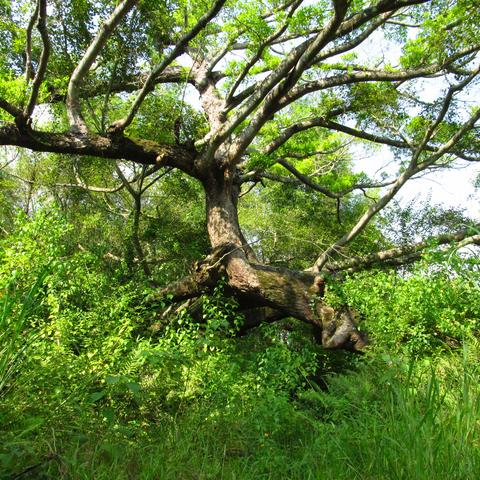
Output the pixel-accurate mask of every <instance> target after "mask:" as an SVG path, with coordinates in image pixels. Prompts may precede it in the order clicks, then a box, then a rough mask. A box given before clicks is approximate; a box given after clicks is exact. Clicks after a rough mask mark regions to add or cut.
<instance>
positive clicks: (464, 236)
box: [325, 225, 480, 273]
mask: <svg viewBox="0 0 480 480" xmlns="http://www.w3.org/2000/svg"><path fill="white" fill-rule="evenodd" d="M479 227H480V226H479V225H477V226H476V227H475V228H477V229H478V228H479ZM471 233H472V228H469V229H464V230H460V231H458V232H455V233H446V234H441V235H438V236H436V237H432V238H429V239H428V240H424V241H422V242H419V243H416V244H414V245H408V246H405V247H396V248H391V249H389V250H383V251H381V252H375V253H371V254H369V255H365V256H356V257H353V258H349V259H347V260H343V261H339V262H331V263H327V264H326V265H325V269H326V270H328V271H330V272H340V271H347V272H349V273H352V272H356V271H359V270H365V269H368V268H371V267H374V266H376V265H379V264H380V265H381V264H388V265H390V264H394V265H396V266H398V265H402V264H405V263H410V262H413V261H415V260H418V259H419V258H421V256H422V254H423V252H424V251H425V249H427V248H428V247H430V246H432V245H448V244H451V243H456V244H457V245H456V246H457V248H461V247H465V246H467V245H472V244H473V245H480V234H474V235H471ZM392 260H395V262H392Z"/></svg>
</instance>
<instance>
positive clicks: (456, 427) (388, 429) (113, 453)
mask: <svg viewBox="0 0 480 480" xmlns="http://www.w3.org/2000/svg"><path fill="white" fill-rule="evenodd" d="M479 351H480V349H479V348H478V346H472V347H470V348H467V347H465V349H464V351H463V355H461V354H460V355H458V354H456V355H453V354H452V355H451V356H450V357H443V358H439V359H437V360H435V361H429V362H425V361H424V362H423V363H418V364H417V363H412V362H409V361H408V360H405V359H401V358H400V359H394V358H385V359H383V360H379V359H378V358H374V359H372V361H371V362H370V363H367V364H366V365H364V366H362V367H361V368H360V369H359V370H358V371H356V372H353V373H350V374H348V375H337V376H333V377H331V378H330V379H329V381H328V390H327V391H324V390H320V389H318V388H317V387H315V386H313V385H312V386H311V388H309V389H308V390H307V391H305V392H303V393H302V394H300V395H299V396H298V397H296V398H289V397H288V396H287V395H278V394H277V395H272V396H268V397H263V398H258V399H257V400H256V402H246V403H245V404H242V403H241V402H240V403H238V404H237V405H236V406H235V408H233V409H230V410H228V411H227V410H225V409H223V406H222V405H219V404H215V402H212V401H210V402H206V403H202V402H197V403H194V404H190V405H188V406H185V408H183V410H182V411H181V412H178V414H177V415H176V416H175V417H173V416H172V417H167V416H166V417H165V418H164V419H162V420H161V421H157V422H156V424H154V423H153V422H152V423H150V424H143V425H138V426H137V428H136V429H135V428H133V429H131V430H129V431H128V432H127V433H124V434H121V432H119V431H112V430H108V429H103V428H101V427H99V425H98V424H99V419H98V417H97V418H96V422H97V428H92V427H91V426H90V433H88V434H87V435H85V433H84V432H85V431H87V430H88V429H87V428H85V425H83V428H82V427H81V426H80V425H79V424H78V422H82V421H84V422H87V418H86V416H85V418H83V419H81V418H77V419H72V423H71V425H56V426H51V427H50V433H49V434H45V436H44V437H43V438H42V439H41V441H40V443H39V447H40V450H41V451H43V452H48V451H52V445H55V449H56V450H55V451H56V452H59V454H58V456H57V458H56V459H55V460H54V461H50V460H49V461H45V462H44V463H43V464H42V465H41V466H40V467H39V468H38V470H37V474H38V475H40V474H42V475H44V478H65V479H93V478H95V479H111V478H115V479H129V480H130V479H152V480H154V479H155V480H157V479H171V478H178V479H212V480H217V479H252V480H253V479H299V480H300V479H301V480H304V479H305V480H306V479H312V480H313V479H315V480H317V479H327V480H330V479H332V480H337V479H338V480H342V479H349V480H351V479H359V480H360V479H361V480H366V479H375V480H380V479H389V480H390V479H392V480H397V479H398V480H400V479H401V480H407V479H412V480H417V479H418V480H424V479H425V480H427V479H428V480H432V479H445V480H447V479H449V480H450V479H464V480H474V479H477V478H480V448H479V447H480V422H479V419H480V387H479V385H480V371H479V367H478V366H477V359H476V358H477V356H478V353H479ZM84 414H85V415H87V414H88V413H87V412H84ZM92 420H93V418H91V419H90V420H89V421H90V422H92ZM80 432H82V433H80ZM42 442H43V447H42Z"/></svg>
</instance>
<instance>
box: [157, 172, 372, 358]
mask: <svg viewBox="0 0 480 480" xmlns="http://www.w3.org/2000/svg"><path fill="white" fill-rule="evenodd" d="M212 172H214V173H210V174H209V176H208V178H203V179H202V181H203V185H204V188H205V193H206V212H207V229H208V235H209V237H210V242H211V245H212V252H211V254H210V255H208V256H207V257H206V258H205V259H204V260H203V261H201V262H197V263H196V264H195V266H194V268H193V269H192V272H191V274H190V275H188V276H187V277H185V278H184V279H182V280H180V281H179V282H176V283H175V284H172V285H169V286H168V287H166V288H164V289H163V290H161V291H160V292H159V293H158V295H154V296H153V298H152V300H154V299H155V297H157V296H158V297H164V296H165V295H169V296H170V298H172V299H173V300H174V301H184V300H186V299H191V298H196V297H199V296H200V295H202V294H204V293H208V292H210V291H212V290H213V288H214V287H215V285H216V284H217V283H218V281H219V280H220V278H221V277H222V275H223V276H226V278H227V292H226V293H227V294H230V295H233V296H235V297H236V299H237V300H238V302H239V309H240V311H241V312H244V315H245V325H244V330H247V329H251V328H254V327H256V326H258V325H260V324H261V323H262V322H273V321H277V320H279V319H281V318H285V317H294V318H297V319H299V320H301V321H303V322H306V323H309V324H311V325H313V326H314V328H315V330H316V336H317V338H319V339H320V340H321V342H322V345H323V346H324V347H325V348H344V349H349V350H361V349H362V348H363V347H364V346H365V340H364V338H363V336H362V334H361V333H360V332H359V331H358V330H357V328H356V325H355V322H354V320H353V316H352V315H351V314H350V312H349V310H348V309H341V310H339V311H338V312H335V311H334V310H333V309H332V308H329V307H327V306H326V305H325V304H324V303H323V301H322V296H323V292H324V280H323V279H322V278H321V277H320V276H319V275H318V274H315V273H312V272H301V271H295V270H289V269H286V268H278V267H272V266H268V265H261V264H260V263H258V261H257V259H256V257H255V254H254V252H253V250H252V248H251V247H250V246H249V245H247V243H246V241H245V237H244V235H243V233H242V231H241V228H240V225H239V222H238V211H237V200H238V194H239V187H238V185H236V184H235V182H234V175H233V174H231V172H229V171H222V172H219V171H218V170H216V171H215V169H212Z"/></svg>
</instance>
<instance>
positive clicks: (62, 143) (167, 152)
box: [0, 124, 198, 177]
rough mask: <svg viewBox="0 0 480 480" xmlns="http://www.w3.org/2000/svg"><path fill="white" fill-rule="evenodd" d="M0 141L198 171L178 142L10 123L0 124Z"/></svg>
mask: <svg viewBox="0 0 480 480" xmlns="http://www.w3.org/2000/svg"><path fill="white" fill-rule="evenodd" d="M0 145H15V146H17V147H23V148H28V149H30V150H33V151H37V152H51V153H67V154H74V155H82V156H95V157H100V158H110V159H116V160H123V159H124V160H130V161H132V162H135V163H139V164H147V165H156V166H158V167H164V166H165V167H174V168H179V169H180V170H182V171H184V172H185V173H187V174H188V175H191V176H193V177H197V175H198V174H197V172H196V170H195V166H194V159H195V155H196V153H195V151H194V150H192V149H191V148H187V147H185V146H182V145H162V144H158V143H155V142H152V141H148V140H133V139H129V138H125V137H119V138H110V137H102V136H100V135H92V134H86V135H80V136H79V135H75V134H73V133H71V132H69V133H51V132H40V131H35V130H29V131H28V132H25V131H21V130H20V129H19V128H18V127H16V126H15V125H14V124H6V125H4V126H0Z"/></svg>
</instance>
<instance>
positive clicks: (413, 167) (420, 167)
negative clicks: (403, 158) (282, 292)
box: [313, 108, 480, 272]
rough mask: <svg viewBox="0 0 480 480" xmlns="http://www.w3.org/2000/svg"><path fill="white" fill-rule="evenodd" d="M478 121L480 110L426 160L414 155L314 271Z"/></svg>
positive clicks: (320, 259)
mask: <svg viewBox="0 0 480 480" xmlns="http://www.w3.org/2000/svg"><path fill="white" fill-rule="evenodd" d="M479 119H480V108H478V109H477V110H476V111H474V112H473V114H472V115H471V116H470V118H469V119H468V120H467V121H466V122H465V123H464V124H463V125H462V127H461V128H459V129H458V130H457V131H456V132H455V134H454V135H452V137H451V138H450V139H449V140H448V142H446V143H445V144H444V145H443V146H442V147H440V148H438V149H437V150H436V151H435V152H434V153H432V154H431V155H430V156H429V157H428V158H427V159H425V160H424V161H423V162H421V163H417V161H416V156H415V154H414V155H412V159H411V161H410V164H409V165H408V167H407V168H406V170H405V171H404V172H403V173H402V174H401V175H399V176H398V177H397V179H396V180H395V182H394V183H393V186H392V187H391V188H390V189H389V190H388V191H387V193H386V194H385V195H383V196H382V197H381V198H380V199H379V200H377V202H375V203H374V204H373V205H371V206H370V207H369V208H368V209H367V211H366V212H365V213H364V214H363V215H362V216H361V217H360V218H359V219H358V221H357V223H356V224H355V225H354V226H353V227H352V229H351V230H350V231H349V232H347V233H346V234H345V235H344V236H343V237H341V238H340V239H339V240H337V242H335V244H333V245H332V246H331V247H329V248H327V250H325V251H324V252H323V253H322V254H321V255H320V256H319V257H318V259H317V261H316V262H315V264H314V267H313V269H314V271H316V272H319V271H321V270H322V268H323V267H324V266H325V264H326V263H327V261H328V259H329V258H330V255H331V254H333V253H334V252H336V251H337V250H338V249H339V248H341V247H343V246H344V245H346V244H347V243H349V242H350V241H352V240H353V239H354V238H355V237H357V236H358V235H359V234H360V233H361V232H362V231H363V230H364V228H365V227H366V226H367V225H368V224H369V222H370V220H371V219H372V218H373V217H374V216H375V215H376V214H377V213H378V212H379V211H380V210H382V209H383V208H384V207H385V206H386V205H387V204H388V203H389V202H390V200H391V199H392V198H393V197H394V196H395V195H396V194H397V193H398V191H399V190H400V188H402V186H403V185H404V184H405V183H406V182H407V180H409V179H410V178H411V177H412V176H413V175H415V174H417V173H419V172H421V171H424V170H426V169H427V168H429V167H430V166H432V165H433V164H434V163H435V162H436V161H437V160H439V159H440V158H441V157H442V156H443V155H445V154H446V153H449V152H450V151H451V150H452V148H453V147H454V146H455V145H456V144H457V143H458V142H459V141H460V140H461V139H462V138H463V136H464V135H465V134H466V133H467V132H468V131H470V130H471V129H472V128H473V127H474V125H475V123H476V122H477V121H478V120H479Z"/></svg>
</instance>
